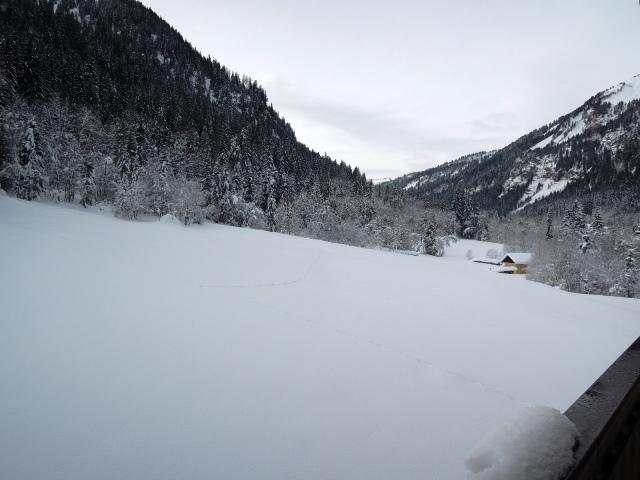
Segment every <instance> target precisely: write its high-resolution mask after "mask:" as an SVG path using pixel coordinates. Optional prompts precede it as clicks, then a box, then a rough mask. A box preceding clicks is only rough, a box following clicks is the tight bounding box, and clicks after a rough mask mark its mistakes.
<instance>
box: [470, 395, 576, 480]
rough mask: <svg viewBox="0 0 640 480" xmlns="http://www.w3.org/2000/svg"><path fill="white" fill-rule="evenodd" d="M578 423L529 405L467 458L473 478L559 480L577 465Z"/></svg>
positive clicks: (547, 408) (556, 413)
mask: <svg viewBox="0 0 640 480" xmlns="http://www.w3.org/2000/svg"><path fill="white" fill-rule="evenodd" d="M577 439H578V430H577V429H576V426H575V425H574V424H573V423H572V422H571V420H569V419H568V418H567V417H565V416H564V415H563V414H562V413H560V412H559V411H558V410H556V409H554V408H550V407H529V408H526V409H524V410H523V411H522V412H521V413H520V414H519V416H518V417H516V419H515V420H514V421H513V422H511V423H509V424H507V425H504V426H503V427H501V428H500V429H498V430H496V431H495V432H493V433H492V434H490V435H489V436H488V437H487V438H486V439H485V440H484V441H483V442H482V444H480V445H479V446H478V447H476V449H475V450H474V451H473V452H472V453H471V455H470V456H469V457H468V458H467V460H466V461H465V466H466V467H467V470H468V471H469V472H470V475H469V478H470V479H472V480H510V479H518V480H557V479H559V478H561V476H562V475H564V474H565V473H566V472H567V471H568V470H569V469H570V468H571V466H572V465H573V464H574V461H575V459H574V446H575V445H576V441H577Z"/></svg>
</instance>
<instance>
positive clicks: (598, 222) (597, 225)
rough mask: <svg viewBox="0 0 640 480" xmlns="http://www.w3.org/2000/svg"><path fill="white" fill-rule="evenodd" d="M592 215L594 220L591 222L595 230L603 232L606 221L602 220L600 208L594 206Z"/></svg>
mask: <svg viewBox="0 0 640 480" xmlns="http://www.w3.org/2000/svg"><path fill="white" fill-rule="evenodd" d="M592 215H593V222H592V223H591V226H592V227H593V228H594V230H596V231H598V232H601V231H602V230H603V229H604V221H603V220H602V215H601V214H600V210H598V209H597V208H596V207H593V211H592Z"/></svg>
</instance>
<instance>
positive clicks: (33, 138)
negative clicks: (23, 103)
mask: <svg viewBox="0 0 640 480" xmlns="http://www.w3.org/2000/svg"><path fill="white" fill-rule="evenodd" d="M39 140H40V139H39V135H38V131H37V127H36V123H35V122H33V121H32V122H29V126H28V127H27V129H26V130H25V132H24V135H23V137H22V147H21V150H20V155H19V157H18V165H17V168H16V178H15V190H16V196H17V197H18V198H22V199H24V200H34V199H36V198H37V197H38V195H39V194H40V193H41V192H42V191H43V189H44V174H43V169H42V155H41V152H40V145H39Z"/></svg>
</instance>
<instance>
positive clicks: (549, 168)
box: [392, 76, 640, 213]
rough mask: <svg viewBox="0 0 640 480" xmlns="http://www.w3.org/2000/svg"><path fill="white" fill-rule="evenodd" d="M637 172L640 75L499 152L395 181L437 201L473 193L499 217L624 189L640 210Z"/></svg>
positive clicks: (484, 154)
mask: <svg viewBox="0 0 640 480" xmlns="http://www.w3.org/2000/svg"><path fill="white" fill-rule="evenodd" d="M470 160H473V161H470ZM461 166H462V167H464V168H460V167H461ZM639 167H640V76H636V77H633V78H631V79H630V80H628V81H626V82H623V83H620V84H619V85H616V86H614V87H611V88H609V89H607V90H605V91H603V92H600V93H598V94H597V95H595V96H593V97H592V98H590V99H589V100H588V101H587V102H586V103H585V104H584V105H582V106H581V107H580V108H578V109H576V110H575V111H573V112H571V113H569V114H568V115H565V116H563V117H561V118H559V119H558V120H556V121H555V122H553V123H551V124H549V125H546V126H544V127H542V128H539V129H537V130H535V131H533V132H531V133H529V134H528V135H525V136H523V137H522V138H520V139H518V140H516V141H515V142H514V143H512V144H511V145H508V146H507V147H505V148H503V149H501V150H498V151H495V152H490V153H488V154H487V153H480V154H473V155H468V156H467V157H463V158H462V159H460V160H457V161H454V162H450V163H448V164H445V165H442V166H439V167H435V168H433V169H429V170H426V171H423V172H419V173H414V174H409V175H406V176H404V177H401V178H399V179H397V180H394V181H393V182H392V184H393V185H395V186H396V187H399V188H404V189H406V190H407V191H409V192H410V193H413V194H414V195H416V196H418V197H421V198H423V199H424V200H427V201H429V202H431V203H434V204H437V203H443V202H444V203H448V202H451V201H452V199H453V197H454V196H455V194H456V193H457V192H459V191H461V190H464V189H466V190H470V191H472V192H473V193H474V194H475V195H476V197H477V199H478V201H479V202H480V204H481V206H482V207H484V208H487V209H492V210H498V211H499V212H500V213H506V212H509V211H513V210H519V209H522V208H525V207H527V206H530V205H533V204H535V203H537V202H539V201H540V200H542V199H544V198H547V197H549V196H551V195H554V194H555V195H556V197H558V196H561V195H562V194H563V192H565V193H566V194H570V195H589V194H592V193H594V192H605V193H606V192H619V191H620V190H625V191H629V192H631V195H632V196H634V198H636V200H637V202H638V205H639V206H640V190H639V188H640V168H639Z"/></svg>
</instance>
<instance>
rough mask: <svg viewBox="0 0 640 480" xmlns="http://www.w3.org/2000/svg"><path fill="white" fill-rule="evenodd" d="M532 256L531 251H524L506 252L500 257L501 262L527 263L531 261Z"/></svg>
mask: <svg viewBox="0 0 640 480" xmlns="http://www.w3.org/2000/svg"><path fill="white" fill-rule="evenodd" d="M532 258H533V253H524V252H516V253H507V254H506V255H505V256H504V257H503V258H502V262H503V263H504V262H508V263H519V264H522V265H529V264H530V263H531V259H532Z"/></svg>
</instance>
